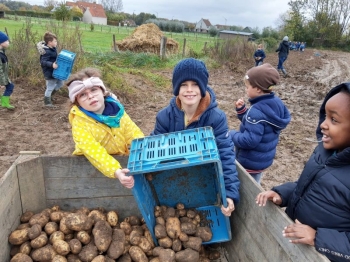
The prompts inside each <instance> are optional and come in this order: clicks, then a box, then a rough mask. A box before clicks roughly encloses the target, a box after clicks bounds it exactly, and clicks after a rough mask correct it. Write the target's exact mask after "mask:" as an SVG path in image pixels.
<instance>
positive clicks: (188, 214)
mask: <svg viewBox="0 0 350 262" xmlns="http://www.w3.org/2000/svg"><path fill="white" fill-rule="evenodd" d="M196 215H197V213H196V212H195V211H193V210H187V217H189V218H192V219H193V218H194V217H195V216H196Z"/></svg>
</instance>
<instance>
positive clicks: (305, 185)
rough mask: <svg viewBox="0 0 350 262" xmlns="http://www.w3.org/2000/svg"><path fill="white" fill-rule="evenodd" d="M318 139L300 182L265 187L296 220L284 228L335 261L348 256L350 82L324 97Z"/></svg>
mask: <svg viewBox="0 0 350 262" xmlns="http://www.w3.org/2000/svg"><path fill="white" fill-rule="evenodd" d="M316 136H317V140H319V144H318V146H317V147H316V149H315V150H314V152H313V154H312V156H311V157H310V158H309V160H308V162H307V163H306V165H305V166H304V169H303V171H302V173H301V175H300V177H299V179H298V181H296V182H294V183H293V182H288V183H285V184H282V185H280V186H276V187H273V188H272V190H269V191H266V192H262V193H260V194H258V196H257V197H256V203H257V204H258V205H259V206H265V205H266V202H267V201H268V200H270V201H272V202H273V203H274V204H276V205H279V206H281V207H287V208H286V211H285V212H286V213H287V214H288V216H289V217H290V218H291V219H292V220H293V221H295V224H291V225H288V226H287V227H285V228H284V230H283V231H282V233H283V236H284V237H286V238H290V242H291V243H294V244H306V245H310V246H314V247H315V248H316V250H317V251H318V252H320V253H322V254H323V255H325V256H326V257H327V258H328V259H330V260H331V261H349V257H350V179H349V174H350V83H344V84H341V85H339V86H336V87H334V88H333V89H332V90H331V91H330V92H329V93H328V94H327V96H326V98H325V100H324V102H323V104H322V106H321V109H320V118H319V125H318V127H317V131H316Z"/></svg>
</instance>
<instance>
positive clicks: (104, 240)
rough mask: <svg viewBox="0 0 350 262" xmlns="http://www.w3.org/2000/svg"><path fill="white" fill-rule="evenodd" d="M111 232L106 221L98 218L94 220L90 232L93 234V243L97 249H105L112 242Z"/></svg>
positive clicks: (103, 250)
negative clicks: (94, 222)
mask: <svg viewBox="0 0 350 262" xmlns="http://www.w3.org/2000/svg"><path fill="white" fill-rule="evenodd" d="M112 233H113V230H112V228H111V226H110V225H109V224H108V222H107V221H105V220H99V221H97V222H96V224H95V226H94V229H93V230H92V234H93V236H94V240H95V245H96V247H97V249H98V250H99V251H101V252H105V251H107V249H108V247H109V245H110V244H111V242H112Z"/></svg>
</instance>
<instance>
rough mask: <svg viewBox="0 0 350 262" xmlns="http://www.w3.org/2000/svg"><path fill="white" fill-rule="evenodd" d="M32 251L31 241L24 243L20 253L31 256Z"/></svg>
mask: <svg viewBox="0 0 350 262" xmlns="http://www.w3.org/2000/svg"><path fill="white" fill-rule="evenodd" d="M30 251H32V247H31V245H30V242H29V241H26V242H24V243H23V244H22V245H21V246H20V247H19V253H22V254H26V255H29V254H30Z"/></svg>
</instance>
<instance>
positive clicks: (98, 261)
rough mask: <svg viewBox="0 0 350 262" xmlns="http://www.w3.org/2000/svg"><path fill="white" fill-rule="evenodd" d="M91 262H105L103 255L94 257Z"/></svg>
mask: <svg viewBox="0 0 350 262" xmlns="http://www.w3.org/2000/svg"><path fill="white" fill-rule="evenodd" d="M91 262H105V257H104V256H102V255H99V256H97V257H95V258H94V259H93V260H91Z"/></svg>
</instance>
